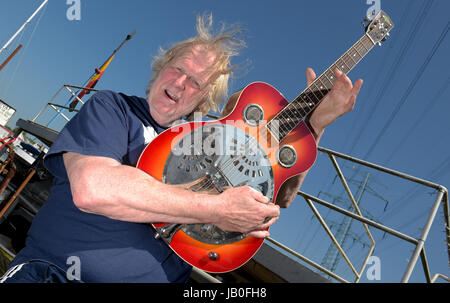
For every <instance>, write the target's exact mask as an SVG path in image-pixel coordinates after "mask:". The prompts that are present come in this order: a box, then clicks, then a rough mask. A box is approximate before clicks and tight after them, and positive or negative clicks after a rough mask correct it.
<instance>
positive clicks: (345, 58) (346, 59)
mask: <svg viewBox="0 0 450 303" xmlns="http://www.w3.org/2000/svg"><path fill="white" fill-rule="evenodd" d="M349 57H350V56H349V54H348V53H345V54H344V55H343V56H342V61H343V62H344V64H345V66H346V67H347V72H346V74H347V73H348V72H349V71H351V70H352V68H353V66H354V65H353V62H352V61H351V58H349Z"/></svg>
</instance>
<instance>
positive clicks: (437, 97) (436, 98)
mask: <svg viewBox="0 0 450 303" xmlns="http://www.w3.org/2000/svg"><path fill="white" fill-rule="evenodd" d="M449 84H450V77H448V78H447V80H446V81H445V82H444V83H443V85H442V86H441V87H440V88H439V89H438V91H437V93H436V95H435V96H434V97H433V98H432V99H431V101H430V102H429V105H428V106H427V107H426V109H425V111H424V112H423V113H421V115H420V116H419V117H418V118H417V119H416V120H415V121H414V123H412V127H411V128H410V129H409V130H408V131H407V132H406V135H405V136H403V137H402V140H401V141H400V142H399V144H397V146H396V147H395V148H394V149H393V151H392V153H391V154H390V155H389V156H388V157H387V159H386V161H385V162H384V163H385V164H387V163H389V162H390V161H391V160H392V158H393V157H394V155H395V154H396V153H397V152H398V151H400V147H401V146H402V145H403V144H404V143H405V142H406V140H408V139H409V137H410V136H411V134H413V133H414V131H415V130H416V128H417V127H418V126H419V125H420V122H421V121H423V118H424V117H426V116H427V115H428V114H429V113H430V111H431V109H432V108H433V107H434V106H435V105H436V103H437V101H439V100H440V98H441V96H442V94H443V93H444V92H445V91H446V89H447V88H448V85H449Z"/></svg>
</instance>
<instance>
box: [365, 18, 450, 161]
mask: <svg viewBox="0 0 450 303" xmlns="http://www.w3.org/2000/svg"><path fill="white" fill-rule="evenodd" d="M449 26H450V22H447V24H446V25H445V27H444V29H443V31H442V33H441V35H440V36H439V38H438V40H437V41H436V43H435V44H434V46H433V48H432V50H431V52H430V54H429V55H428V56H427V58H426V59H425V61H424V62H423V64H422V66H421V67H420V68H419V70H418V71H417V73H416V75H415V77H414V79H413V80H412V81H411V83H410V84H409V86H408V88H407V89H406V91H405V94H404V95H403V96H402V98H401V99H400V102H399V103H398V104H397V106H396V108H395V109H394V111H393V112H392V113H391V115H390V116H389V118H388V119H387V121H386V123H385V124H384V126H383V128H382V129H381V131H380V133H379V134H378V136H377V138H376V139H375V141H374V142H373V143H372V145H371V146H370V147H369V150H368V152H367V153H366V155H365V156H364V159H367V158H368V157H369V155H370V154H371V153H372V152H373V150H374V149H375V146H376V145H377V144H378V142H379V141H380V139H381V137H382V136H383V135H384V133H385V132H386V130H387V129H388V127H389V126H390V125H391V123H392V121H393V120H394V118H395V116H396V115H397V113H398V112H399V111H400V109H401V108H402V106H403V105H404V104H405V103H406V100H407V99H408V97H409V94H410V93H411V91H412V90H413V89H414V87H415V86H416V84H417V82H418V81H419V79H420V78H421V77H422V75H423V74H424V71H425V69H426V68H427V66H428V64H429V63H430V61H431V59H432V58H433V56H434V54H435V53H436V51H437V49H438V48H439V47H440V46H441V43H442V41H443V40H444V39H445V37H446V36H447V33H448V30H449Z"/></svg>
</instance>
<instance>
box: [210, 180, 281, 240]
mask: <svg viewBox="0 0 450 303" xmlns="http://www.w3.org/2000/svg"><path fill="white" fill-rule="evenodd" d="M214 198H216V199H218V201H217V202H218V203H217V205H218V211H217V214H218V216H217V217H216V218H213V224H214V225H216V226H217V227H219V228H220V229H222V230H225V231H231V232H240V233H244V234H247V235H249V236H254V237H257V238H266V237H268V236H269V235H270V234H269V232H268V231H267V228H268V227H269V226H270V225H272V224H273V223H275V221H276V220H278V218H279V216H280V207H279V206H278V205H275V204H273V203H269V199H268V198H267V197H265V196H264V195H263V194H262V193H260V192H259V191H257V190H255V189H253V188H251V187H250V186H239V187H231V188H228V189H226V190H225V191H224V192H222V193H221V194H220V195H216V196H214Z"/></svg>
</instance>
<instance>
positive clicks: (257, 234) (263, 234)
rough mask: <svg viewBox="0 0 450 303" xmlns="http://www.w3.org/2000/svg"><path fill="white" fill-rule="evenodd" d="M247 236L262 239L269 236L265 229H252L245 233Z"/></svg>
mask: <svg viewBox="0 0 450 303" xmlns="http://www.w3.org/2000/svg"><path fill="white" fill-rule="evenodd" d="M247 236H251V237H255V238H260V239H264V238H267V237H269V236H270V233H269V232H268V231H267V230H254V231H251V232H249V233H247Z"/></svg>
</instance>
